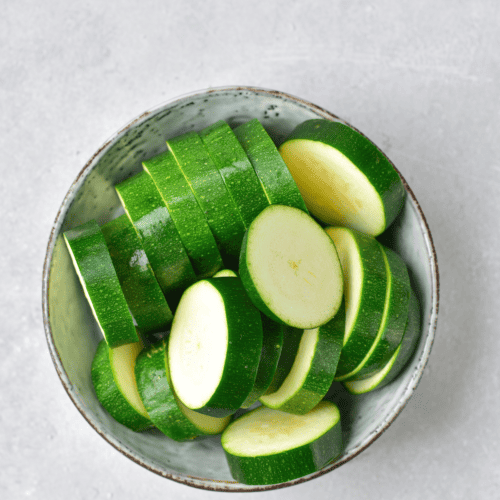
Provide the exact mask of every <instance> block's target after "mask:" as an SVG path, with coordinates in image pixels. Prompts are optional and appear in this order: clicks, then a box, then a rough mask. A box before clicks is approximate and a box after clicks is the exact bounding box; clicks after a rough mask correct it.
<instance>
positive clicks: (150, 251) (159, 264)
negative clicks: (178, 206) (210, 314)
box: [115, 171, 196, 306]
mask: <svg viewBox="0 0 500 500" xmlns="http://www.w3.org/2000/svg"><path fill="white" fill-rule="evenodd" d="M115 188H116V192H117V193H118V197H119V198H120V200H121V202H122V205H123V208H124V209H125V212H126V214H127V215H128V217H129V219H130V221H131V222H132V224H133V226H134V228H135V230H136V231H137V234H138V235H139V238H140V239H141V242H142V245H143V247H144V250H145V252H146V255H147V256H148V259H149V262H150V263H151V267H152V268H153V271H154V273H155V276H156V279H157V280H158V284H159V285H160V288H161V289H162V291H163V293H164V295H165V296H166V297H167V300H168V301H169V304H171V305H172V306H175V304H176V302H178V296H179V295H180V293H181V292H182V290H183V289H184V288H186V287H187V286H189V285H190V284H192V283H193V282H194V281H195V280H196V275H195V272H194V270H193V266H192V265H191V262H190V260H189V257H188V255H187V253H186V250H185V248H184V245H183V244H182V241H181V239H180V237H179V233H178V231H177V228H176V226H175V224H174V222H173V220H172V217H171V216H170V213H169V211H168V209H167V207H166V206H165V204H164V203H163V200H162V198H161V196H160V194H159V193H158V190H157V189H156V186H155V184H154V182H153V181H152V180H151V177H150V176H149V175H148V174H147V173H146V172H145V171H142V172H139V173H138V174H136V175H134V176H133V177H130V178H129V179H127V180H125V181H123V182H121V183H120V184H117V185H116V186H115Z"/></svg>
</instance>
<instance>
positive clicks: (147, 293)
mask: <svg viewBox="0 0 500 500" xmlns="http://www.w3.org/2000/svg"><path fill="white" fill-rule="evenodd" d="M101 231H102V234H103V235H104V239H105V240H106V244H107V246H108V250H109V254H110V255H111V260H112V261H113V265H114V268H115V270H116V274H117V275H118V279H119V280H120V285H121V288H122V291H123V295H125V299H126V300H127V304H128V306H129V308H130V311H131V312H132V315H133V316H134V319H135V321H136V323H137V329H138V330H139V332H141V333H142V334H147V333H150V332H152V333H154V332H160V331H165V330H167V329H168V326H169V325H170V323H172V319H173V317H174V316H173V314H172V311H171V310H170V307H169V306H168V304H167V301H166V300H165V296H164V295H163V293H162V291H161V288H160V286H159V285H158V282H157V281H156V278H155V275H154V273H153V269H152V268H151V265H150V263H149V260H148V258H147V256H146V253H145V252H144V248H143V247H142V245H141V240H140V239H139V237H138V236H137V233H136V232H135V229H134V228H133V226H132V223H131V222H130V220H129V218H128V217H127V216H126V215H121V216H120V217H118V218H116V219H114V220H112V221H109V222H108V223H106V224H104V225H103V226H102V227H101Z"/></svg>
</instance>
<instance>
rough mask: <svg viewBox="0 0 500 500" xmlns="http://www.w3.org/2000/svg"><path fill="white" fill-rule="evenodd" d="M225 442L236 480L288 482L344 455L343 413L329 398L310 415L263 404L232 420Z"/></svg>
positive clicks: (225, 450) (226, 431) (223, 442)
mask: <svg viewBox="0 0 500 500" xmlns="http://www.w3.org/2000/svg"><path fill="white" fill-rule="evenodd" d="M221 442H222V448H223V449H224V452H225V454H226V458H227V462H228V464H229V469H230V471H231V474H232V476H233V477H234V479H236V481H239V482H240V483H242V484H252V485H254V484H278V483H283V482H285V481H290V480H292V479H297V478H299V477H302V476H305V475H307V474H311V473H313V472H316V471H318V470H320V469H321V468H323V467H325V466H326V465H328V464H329V463H330V462H332V461H333V460H335V458H337V457H338V456H339V455H340V453H341V452H342V432H341V426H340V413H339V410H338V408H337V407H336V406H335V404H333V403H331V402H329V401H321V402H320V403H319V404H318V405H317V406H316V407H315V408H314V409H313V410H311V411H310V412H309V413H307V414H306V415H292V414H289V413H285V412H281V411H278V410H272V409H270V408H266V407H265V406H260V407H259V408H256V409H255V410H252V411H250V412H248V413H246V414H245V415H243V416H241V417H239V418H238V419H236V420H234V421H233V422H231V423H230V424H229V425H228V427H227V428H226V430H225V431H224V432H223V433H222V439H221Z"/></svg>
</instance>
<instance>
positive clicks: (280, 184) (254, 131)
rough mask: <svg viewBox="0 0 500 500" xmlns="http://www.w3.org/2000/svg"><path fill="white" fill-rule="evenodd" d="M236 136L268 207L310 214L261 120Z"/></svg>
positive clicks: (243, 127)
mask: <svg viewBox="0 0 500 500" xmlns="http://www.w3.org/2000/svg"><path fill="white" fill-rule="evenodd" d="M234 133H235V135H236V137H237V138H238V140H239V142H240V144H241V146H242V147H243V149H244V150H245V153H246V154H247V156H248V158H249V159H250V162H251V163H252V166H253V168H254V170H255V172H256V173H257V176H258V178H259V180H260V182H261V184H262V187H263V188H264V191H265V193H266V196H267V198H268V200H269V203H270V204H272V205H288V206H290V207H296V208H299V209H300V210H303V211H304V212H306V213H307V214H308V213H309V211H308V210H307V207H306V204H305V203H304V200H303V199H302V195H301V194H300V191H299V188H298V187H297V184H296V183H295V181H294V180H293V177H292V174H291V173H290V171H289V170H288V167H287V166H286V164H285V162H284V161H283V159H282V158H281V155H280V153H279V152H278V149H277V148H276V145H275V144H274V142H273V140H272V139H271V137H269V134H268V133H267V132H266V129H265V128H264V127H263V126H262V124H261V123H260V122H259V120H257V119H256V118H254V119H253V120H250V121H249V122H246V123H243V124H242V125H239V126H238V127H236V128H235V129H234Z"/></svg>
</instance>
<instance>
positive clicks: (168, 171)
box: [142, 151, 222, 278]
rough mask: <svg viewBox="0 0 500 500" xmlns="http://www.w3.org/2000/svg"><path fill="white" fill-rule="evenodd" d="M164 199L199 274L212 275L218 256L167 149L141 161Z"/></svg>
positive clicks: (211, 236)
mask: <svg viewBox="0 0 500 500" xmlns="http://www.w3.org/2000/svg"><path fill="white" fill-rule="evenodd" d="M142 166H143V168H144V170H145V171H146V172H148V174H149V175H150V176H151V179H153V182H154V183H155V185H156V188H157V189H158V192H159V193H160V195H161V197H162V199H163V202H164V203H165V205H166V207H167V209H168V211H169V213H170V215H171V217H172V220H173V221H174V224H175V227H176V228H177V231H178V232H179V237H180V239H181V241H182V243H183V244H184V247H185V248H186V252H187V254H188V256H189V258H190V260H191V263H192V264H193V268H194V271H195V273H196V275H197V276H198V277H199V278H207V277H209V276H212V274H214V273H215V272H216V271H217V270H218V269H220V268H221V266H222V257H221V255H220V252H219V249H218V248H217V243H216V242H215V238H214V235H213V234H212V231H211V230H210V227H209V225H208V222H207V220H206V218H205V214H204V213H203V210H202V209H201V207H200V205H199V204H198V202H197V201H196V198H195V197H194V194H193V192H192V191H191V188H190V187H189V184H188V183H187V181H186V178H185V177H184V174H183V173H182V171H181V170H180V168H179V165H178V164H177V161H176V160H175V158H174V156H173V155H172V153H171V152H170V151H165V152H164V153H162V154H160V155H157V156H155V157H153V158H150V159H149V160H147V161H144V162H143V163H142Z"/></svg>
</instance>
